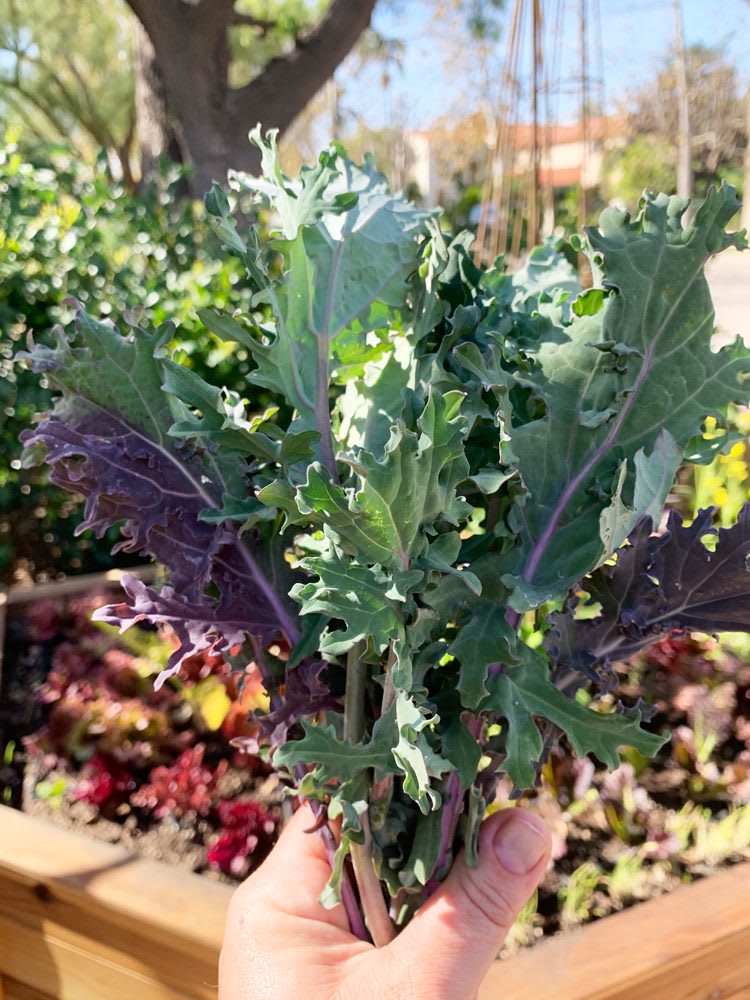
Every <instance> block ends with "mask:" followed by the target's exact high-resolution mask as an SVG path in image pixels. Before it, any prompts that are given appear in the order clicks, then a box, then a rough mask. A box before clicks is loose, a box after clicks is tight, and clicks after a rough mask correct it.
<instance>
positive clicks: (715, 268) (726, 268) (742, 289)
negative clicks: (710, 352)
mask: <svg viewBox="0 0 750 1000" xmlns="http://www.w3.org/2000/svg"><path fill="white" fill-rule="evenodd" d="M706 274H707V277H708V284H709V287H710V288H711V295H712V297H713V300H714V307H715V309H716V327H717V329H716V335H715V337H714V347H723V346H724V344H728V343H730V342H731V341H732V340H734V339H735V337H737V335H738V334H739V336H741V337H742V338H743V340H744V341H745V343H746V344H747V345H748V347H750V250H745V251H743V252H742V253H740V252H739V251H738V250H726V251H724V253H721V254H719V255H718V257H714V259H713V260H712V261H711V263H710V264H709V265H708V270H707V272H706Z"/></svg>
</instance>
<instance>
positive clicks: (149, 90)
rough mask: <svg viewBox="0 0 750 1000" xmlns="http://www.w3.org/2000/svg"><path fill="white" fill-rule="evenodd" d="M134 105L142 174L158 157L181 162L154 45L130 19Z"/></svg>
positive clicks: (150, 169)
mask: <svg viewBox="0 0 750 1000" xmlns="http://www.w3.org/2000/svg"><path fill="white" fill-rule="evenodd" d="M133 50H134V54H135V105H136V122H137V135H138V147H139V149H140V154H141V177H142V178H143V179H147V178H149V177H151V176H152V175H153V173H154V170H155V168H156V162H157V160H158V159H159V158H160V157H166V158H168V159H170V160H172V161H173V162H174V163H183V162H184V153H183V150H182V147H181V145H180V143H179V141H178V138H177V133H176V131H175V129H174V126H173V124H172V123H171V122H170V119H169V112H168V110H167V101H166V94H165V91H164V80H163V79H162V76H161V72H160V70H159V65H158V62H157V59H156V52H155V51H154V46H153V44H152V42H151V39H150V38H149V36H148V34H147V32H146V29H145V28H144V27H143V25H142V24H141V22H140V21H139V20H138V19H137V18H134V19H133Z"/></svg>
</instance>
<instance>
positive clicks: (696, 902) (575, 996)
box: [479, 864, 750, 1000]
mask: <svg viewBox="0 0 750 1000" xmlns="http://www.w3.org/2000/svg"><path fill="white" fill-rule="evenodd" d="M498 997H504V998H511V997H512V998H515V997H529V998H531V997H533V998H534V1000H635V998H637V1000H729V998H730V997H734V998H736V1000H739V998H740V997H744V998H745V1000H748V998H750V864H743V865H739V866H737V867H735V868H730V869H728V870H726V871H724V872H722V873H720V874H718V875H714V876H712V877H711V878H708V879H704V880H702V881H700V882H696V883H694V884H693V885H691V886H686V887H684V888H682V889H677V890H675V891H674V892H672V893H670V894H669V895H666V896H662V897H660V898H659V899H655V900H651V901H650V902H647V903H642V904H639V905H638V906H635V907H633V908H632V909H629V910H627V911H625V912H624V913H620V914H617V915H615V916H611V917H607V918H606V919H605V920H600V921H597V922H596V923H594V924H591V925H590V926H588V927H585V928H582V929H581V930H579V931H575V932H572V933H568V934H565V935H562V936H561V937H559V938H556V939H554V940H552V941H548V942H545V943H543V944H541V945H539V946H538V947H536V948H534V949H533V950H532V951H530V952H527V953H526V954H523V955H520V956H518V957H516V958H514V959H512V960H511V961H509V962H507V963H503V962H500V963H497V964H496V965H495V966H494V968H493V969H492V970H491V972H490V974H489V975H488V977H487V979H486V980H485V982H484V984H483V986H482V989H481V991H480V994H479V1000H495V998H498Z"/></svg>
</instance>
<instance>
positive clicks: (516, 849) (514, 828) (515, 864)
mask: <svg viewBox="0 0 750 1000" xmlns="http://www.w3.org/2000/svg"><path fill="white" fill-rule="evenodd" d="M548 842H549V838H548V836H547V833H546V831H544V830H542V829H540V827H539V825H538V823H537V822H536V821H534V820H530V819H527V817H526V816H523V815H521V814H520V813H519V814H518V815H511V816H509V817H508V819H507V821H506V822H505V823H503V825H502V826H501V827H500V829H499V830H498V831H497V833H496V834H495V837H494V839H493V844H492V846H493V848H494V850H495V855H496V857H497V859H498V861H499V862H500V864H501V865H502V866H503V868H505V869H506V870H507V871H509V872H512V873H513V874H514V875H525V874H526V873H527V872H530V871H531V869H532V868H534V867H536V865H537V864H538V863H539V861H540V860H541V858H542V856H543V855H544V854H545V853H546V851H547V844H548Z"/></svg>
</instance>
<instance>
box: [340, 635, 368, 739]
mask: <svg viewBox="0 0 750 1000" xmlns="http://www.w3.org/2000/svg"><path fill="white" fill-rule="evenodd" d="M363 651H364V643H361V642H358V643H356V644H355V645H354V646H352V648H351V649H350V650H349V652H348V654H347V657H346V691H345V693H344V739H345V740H351V741H352V743H359V742H360V740H361V739H362V737H363V736H364V735H365V687H366V684H367V664H366V663H363V662H362V659H361V657H362V652H363Z"/></svg>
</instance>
